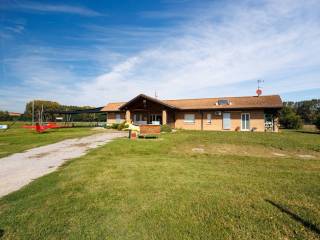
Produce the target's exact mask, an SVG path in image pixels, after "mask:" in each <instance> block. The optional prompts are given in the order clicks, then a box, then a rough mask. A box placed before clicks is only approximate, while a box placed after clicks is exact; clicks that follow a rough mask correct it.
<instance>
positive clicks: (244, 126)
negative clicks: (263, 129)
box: [241, 113, 250, 131]
mask: <svg viewBox="0 0 320 240" xmlns="http://www.w3.org/2000/svg"><path fill="white" fill-rule="evenodd" d="M241 130H242V131H249V130H250V114H249V113H242V114H241Z"/></svg>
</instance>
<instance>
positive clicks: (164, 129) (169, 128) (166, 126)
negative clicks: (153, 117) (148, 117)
mask: <svg viewBox="0 0 320 240" xmlns="http://www.w3.org/2000/svg"><path fill="white" fill-rule="evenodd" d="M161 132H172V129H171V127H170V126H169V125H167V124H164V125H161Z"/></svg>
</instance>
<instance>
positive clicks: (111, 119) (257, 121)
mask: <svg viewBox="0 0 320 240" xmlns="http://www.w3.org/2000/svg"><path fill="white" fill-rule="evenodd" d="M225 112H230V113H231V129H230V130H224V129H223V126H222V116H223V115H222V113H223V111H221V115H215V111H203V130H211V131H235V130H236V128H237V127H239V128H240V130H241V113H249V114H250V129H252V128H256V131H259V132H264V131H265V127H264V111H263V110H243V111H239V110H238V111H225ZM208 113H211V123H208V121H207V114H208ZM115 114H116V113H115V112H109V113H108V114H107V123H108V124H112V123H115V122H116V119H115ZM120 114H121V122H122V121H124V120H125V113H124V112H121V113H120ZM184 114H195V122H194V123H185V122H184ZM174 115H175V121H174V116H173V114H172V113H171V114H168V116H167V117H168V124H169V125H170V126H171V127H173V128H178V129H179V128H180V129H186V130H201V119H202V112H200V111H177V112H176V113H175V114H174ZM131 118H133V114H131ZM274 128H275V130H274V131H275V132H277V131H278V118H275V127H274Z"/></svg>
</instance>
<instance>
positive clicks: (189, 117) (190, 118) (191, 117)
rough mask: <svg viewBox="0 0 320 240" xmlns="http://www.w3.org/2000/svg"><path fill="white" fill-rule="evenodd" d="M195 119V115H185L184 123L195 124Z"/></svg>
mask: <svg viewBox="0 0 320 240" xmlns="http://www.w3.org/2000/svg"><path fill="white" fill-rule="evenodd" d="M194 119H195V117H194V114H185V115H184V122H185V123H194V122H195V121H194Z"/></svg>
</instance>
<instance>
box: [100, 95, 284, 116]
mask: <svg viewBox="0 0 320 240" xmlns="http://www.w3.org/2000/svg"><path fill="white" fill-rule="evenodd" d="M141 96H145V95H143V94H141ZM146 97H148V96H146ZM148 98H149V99H151V100H152V99H153V98H151V97H148ZM155 100H156V101H157V102H159V101H160V102H163V103H164V104H165V105H170V106H172V107H174V108H177V109H178V110H179V109H180V110H196V109H248V108H281V107H282V100H281V98H280V96H279V95H268V96H259V97H258V96H248V97H219V98H197V99H176V100H159V99H155ZM218 100H228V101H229V104H226V105H218ZM124 104H126V102H118V103H109V104H107V105H106V106H105V107H104V108H103V109H102V110H101V111H106V112H108V111H110V112H112V111H119V108H120V107H121V106H122V105H124Z"/></svg>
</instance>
